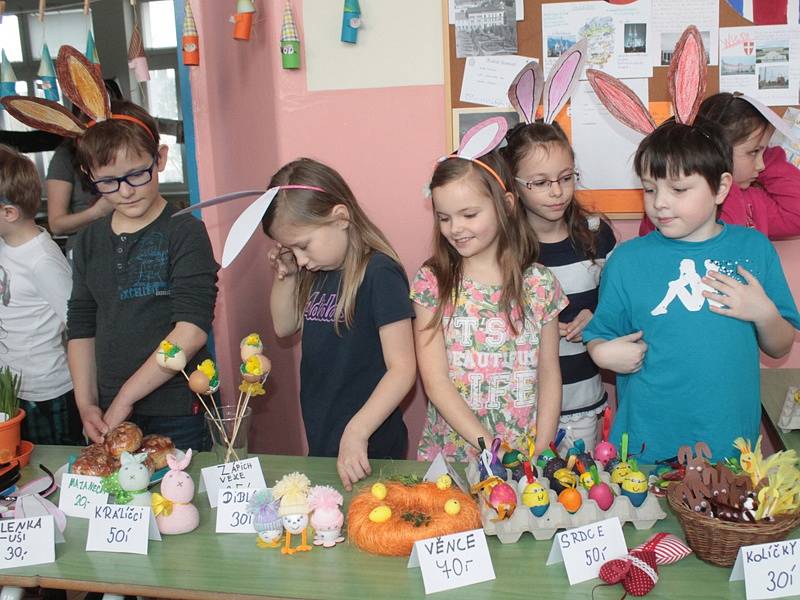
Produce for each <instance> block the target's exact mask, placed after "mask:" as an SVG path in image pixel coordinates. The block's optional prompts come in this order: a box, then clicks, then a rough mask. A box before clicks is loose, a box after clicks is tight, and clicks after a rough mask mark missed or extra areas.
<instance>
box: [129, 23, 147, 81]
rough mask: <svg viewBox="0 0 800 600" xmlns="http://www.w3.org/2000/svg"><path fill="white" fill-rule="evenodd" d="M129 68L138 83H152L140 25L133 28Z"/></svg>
mask: <svg viewBox="0 0 800 600" xmlns="http://www.w3.org/2000/svg"><path fill="white" fill-rule="evenodd" d="M128 68H129V69H131V70H132V71H133V73H134V75H136V81H138V82H139V83H142V82H144V81H150V69H149V67H148V66H147V56H146V55H145V53H144V40H142V30H141V28H140V27H139V24H138V23H137V24H136V25H134V26H133V32H132V33H131V41H130V44H128Z"/></svg>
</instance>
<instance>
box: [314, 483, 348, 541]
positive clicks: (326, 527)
mask: <svg viewBox="0 0 800 600" xmlns="http://www.w3.org/2000/svg"><path fill="white" fill-rule="evenodd" d="M342 502H343V499H342V495H341V494H340V493H339V492H337V491H336V490H335V489H333V488H332V487H330V486H328V485H317V486H314V487H313V488H311V491H310V492H309V494H308V506H309V507H310V508H311V510H313V511H314V512H313V514H312V515H311V526H312V527H313V528H314V545H315V546H324V547H325V548H332V547H333V546H335V545H336V544H338V543H339V542H343V541H344V537H343V536H342V525H343V524H344V515H343V514H342V511H341V509H340V508H339V507H340V506H341V505H342Z"/></svg>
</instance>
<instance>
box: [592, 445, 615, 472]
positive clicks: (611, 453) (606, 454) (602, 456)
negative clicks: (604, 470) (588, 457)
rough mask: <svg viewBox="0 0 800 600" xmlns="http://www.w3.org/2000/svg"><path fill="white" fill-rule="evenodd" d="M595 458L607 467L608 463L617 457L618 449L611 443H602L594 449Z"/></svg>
mask: <svg viewBox="0 0 800 600" xmlns="http://www.w3.org/2000/svg"><path fill="white" fill-rule="evenodd" d="M594 457H595V459H597V460H598V461H599V462H600V463H602V465H603V466H604V467H605V466H607V465H608V461H610V460H611V459H612V458H616V457H617V449H616V448H615V447H614V444H612V443H611V442H606V441H602V442H600V443H599V444H597V446H595V447H594Z"/></svg>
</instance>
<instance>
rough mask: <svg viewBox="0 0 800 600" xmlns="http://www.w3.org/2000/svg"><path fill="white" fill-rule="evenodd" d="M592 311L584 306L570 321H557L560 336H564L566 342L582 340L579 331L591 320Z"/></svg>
mask: <svg viewBox="0 0 800 600" xmlns="http://www.w3.org/2000/svg"><path fill="white" fill-rule="evenodd" d="M592 316H593V315H592V311H590V310H589V309H588V308H584V309H583V310H582V311H581V312H579V313H578V315H577V316H576V317H575V318H574V319H573V320H572V321H571V322H570V323H559V324H558V333H559V335H561V337H563V338H566V339H567V341H568V342H580V341H583V334H582V333H581V332H582V331H583V330H584V328H585V327H586V326H587V325H588V324H589V321H591V320H592Z"/></svg>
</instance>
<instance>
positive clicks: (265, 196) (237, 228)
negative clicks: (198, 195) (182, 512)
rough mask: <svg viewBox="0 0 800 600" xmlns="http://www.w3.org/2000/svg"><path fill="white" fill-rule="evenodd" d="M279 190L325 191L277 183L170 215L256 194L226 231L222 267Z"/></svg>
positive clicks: (223, 197) (234, 255)
mask: <svg viewBox="0 0 800 600" xmlns="http://www.w3.org/2000/svg"><path fill="white" fill-rule="evenodd" d="M281 190H311V191H314V192H322V193H325V190H324V189H322V188H320V187H316V186H313V185H279V186H276V187H273V188H270V189H268V190H267V191H266V192H264V191H262V190H246V191H243V192H233V193H231V194H225V195H224V196H218V197H216V198H212V199H211V200H206V201H205V202H200V203H199V204H193V205H191V206H189V207H188V208H184V209H183V210H179V211H178V212H176V213H175V214H173V215H172V216H173V217H177V216H178V215H182V214H185V213H190V212H192V211H193V210H196V209H198V208H208V207H209V206H214V205H215V204H222V203H224V202H230V201H231V200H236V199H237V198H245V197H247V196H256V195H258V198H256V199H255V200H254V201H253V203H252V204H250V206H248V207H247V208H246V209H244V211H242V214H240V215H239V217H238V218H237V219H236V221H234V223H233V225H232V226H231V228H230V231H228V237H227V238H225V246H224V247H223V249H222V268H223V269H224V268H226V267H227V266H228V265H230V264H231V263H232V262H233V261H234V259H235V258H236V257H237V256H239V253H240V252H241V251H242V248H244V247H245V245H246V244H247V242H249V241H250V238H251V237H253V234H254V233H255V231H256V229H258V226H259V224H260V223H261V219H263V218H264V215H265V214H267V210H269V207H270V205H271V204H272V201H273V200H274V199H275V196H277V195H278V192H279V191H281Z"/></svg>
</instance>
